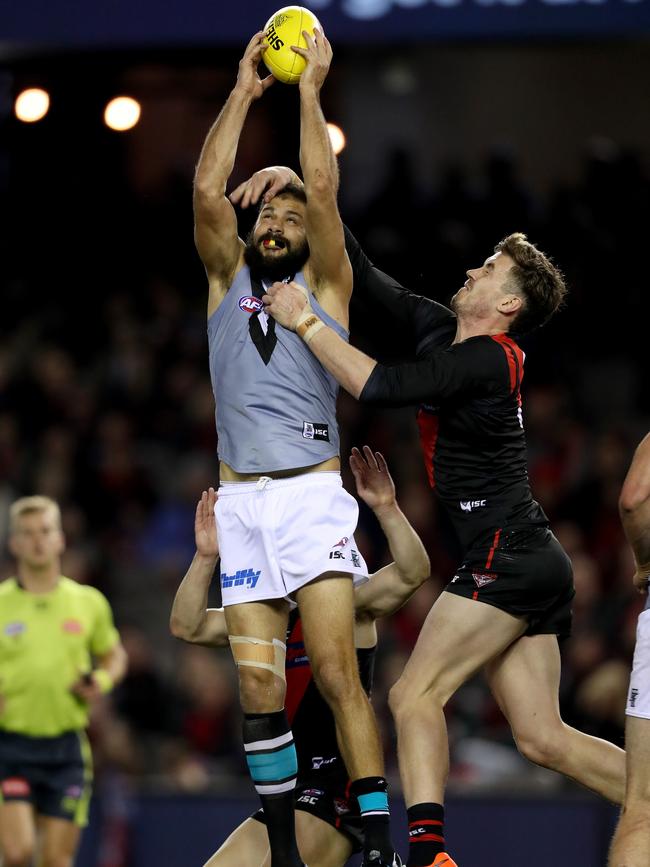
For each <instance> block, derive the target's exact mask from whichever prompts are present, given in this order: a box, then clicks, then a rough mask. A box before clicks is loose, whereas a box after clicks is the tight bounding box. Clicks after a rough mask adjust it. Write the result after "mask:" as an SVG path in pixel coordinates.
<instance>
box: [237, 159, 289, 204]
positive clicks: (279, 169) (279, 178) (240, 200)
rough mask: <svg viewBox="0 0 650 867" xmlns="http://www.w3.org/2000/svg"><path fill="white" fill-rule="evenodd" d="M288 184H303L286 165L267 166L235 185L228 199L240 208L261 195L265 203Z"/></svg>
mask: <svg viewBox="0 0 650 867" xmlns="http://www.w3.org/2000/svg"><path fill="white" fill-rule="evenodd" d="M289 184H296V185H297V186H300V187H302V186H303V183H302V181H301V180H300V178H299V177H298V175H297V174H296V173H295V172H294V171H293V170H292V169H290V168H288V167H287V166H268V167H267V168H265V169H260V171H259V172H255V174H254V175H253V176H252V177H250V178H249V179H248V180H247V181H244V182H243V183H241V184H240V185H239V186H238V187H236V188H235V189H234V190H233V191H232V193H231V194H230V201H231V202H232V203H233V205H238V206H239V207H240V208H248V207H249V206H250V205H256V204H257V203H258V202H259V200H260V198H262V197H263V201H264V203H265V204H266V203H267V202H270V201H271V199H273V198H275V196H277V195H278V193H281V192H282V190H283V189H284V188H285V187H286V186H288V185H289Z"/></svg>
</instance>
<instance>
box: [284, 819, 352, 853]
mask: <svg viewBox="0 0 650 867" xmlns="http://www.w3.org/2000/svg"><path fill="white" fill-rule="evenodd" d="M296 834H297V837H298V848H299V849H300V854H301V855H302V859H303V861H304V862H305V864H308V865H309V867H343V865H344V864H346V863H347V861H348V859H349V858H350V856H351V855H352V843H351V842H350V840H349V839H348V838H347V837H346V836H345V834H342V833H341V832H340V831H337V830H336V828H334V827H332V825H330V824H329V823H327V822H325V821H323V819H319V818H318V816H312V815H311V813H306V812H305V811H304V810H296Z"/></svg>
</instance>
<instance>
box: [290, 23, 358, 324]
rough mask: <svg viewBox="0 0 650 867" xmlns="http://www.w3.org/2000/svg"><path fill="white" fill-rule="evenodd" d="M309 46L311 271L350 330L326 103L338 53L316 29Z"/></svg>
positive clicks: (305, 140) (326, 302)
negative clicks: (331, 69)
mask: <svg viewBox="0 0 650 867" xmlns="http://www.w3.org/2000/svg"><path fill="white" fill-rule="evenodd" d="M303 34H304V36H305V40H306V42H307V48H305V49H301V48H295V49H294V50H295V51H296V52H297V53H299V54H301V55H302V56H303V57H304V58H305V60H306V61H307V66H306V68H305V71H304V72H303V73H302V75H301V77H300V84H299V88H300V166H301V168H302V176H303V182H304V185H305V193H306V196H307V208H306V212H305V226H306V229H307V240H308V241H309V265H308V267H309V273H310V276H311V280H312V286H313V288H314V290H315V292H316V295H317V297H318V301H319V303H320V304H322V305H323V307H324V308H325V310H326V311H327V312H328V313H330V315H332V316H333V317H334V318H335V319H336V320H337V321H338V322H340V323H341V324H342V325H343V326H344V327H346V328H347V326H348V304H349V301H350V295H351V294H352V269H351V267H350V262H349V260H348V257H347V253H346V252H345V239H344V236H343V224H342V222H341V217H340V214H339V211H338V205H337V202H336V193H337V190H338V167H337V163H336V159H335V157H334V153H333V151H332V144H331V142H330V137H329V133H328V131H327V124H326V123H325V118H324V117H323V111H322V109H321V105H320V90H321V87H322V86H323V84H324V82H325V78H326V76H327V73H328V70H329V66H330V62H331V60H332V49H331V47H330V44H329V42H328V41H327V39H326V38H325V36H324V35H323V34H322V33H321V32H320V31H319V30H318V29H316V30H315V31H314V36H313V37H312V36H310V34H309V33H308V32H307V31H303Z"/></svg>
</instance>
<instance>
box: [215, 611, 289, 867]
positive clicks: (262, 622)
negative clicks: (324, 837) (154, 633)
mask: <svg viewBox="0 0 650 867" xmlns="http://www.w3.org/2000/svg"><path fill="white" fill-rule="evenodd" d="M225 614H226V623H227V626H228V635H229V637H230V643H231V649H232V653H233V658H234V660H235V662H236V664H237V669H238V672H239V696H240V701H241V706H242V710H243V711H244V725H243V734H244V749H245V751H246V760H247V762H248V768H249V771H250V774H251V778H252V780H253V782H254V784H255V789H256V790H257V793H258V795H259V796H260V799H261V801H262V806H263V807H264V813H265V815H266V820H267V823H268V834H269V840H270V845H271V853H272V861H273V865H274V867H295V865H299V864H301V863H302V862H301V861H300V856H299V854H298V849H297V845H296V839H295V826H294V810H293V791H294V789H295V785H296V775H297V772H298V761H297V757H296V749H295V746H294V743H293V736H292V734H291V729H290V727H289V723H288V721H287V716H286V713H285V711H284V696H285V687H286V684H285V678H284V648H285V645H284V642H285V640H286V630H287V620H288V616H289V605H288V603H287V602H286V601H284V600H271V601H266V602H247V603H243V604H236V605H228V606H227V607H226V609H225Z"/></svg>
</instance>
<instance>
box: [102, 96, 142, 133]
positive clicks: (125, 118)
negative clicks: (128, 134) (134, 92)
mask: <svg viewBox="0 0 650 867" xmlns="http://www.w3.org/2000/svg"><path fill="white" fill-rule="evenodd" d="M140 110H141V109H140V103H139V102H138V101H137V100H136V99H133V98H132V97H130V96H116V97H115V99H112V100H111V101H110V102H109V103H108V105H107V106H106V108H105V109H104V123H105V124H106V126H107V127H110V129H114V130H116V131H117V132H124V131H125V130H127V129H133V127H134V126H135V125H136V123H137V122H138V121H139V120H140Z"/></svg>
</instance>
